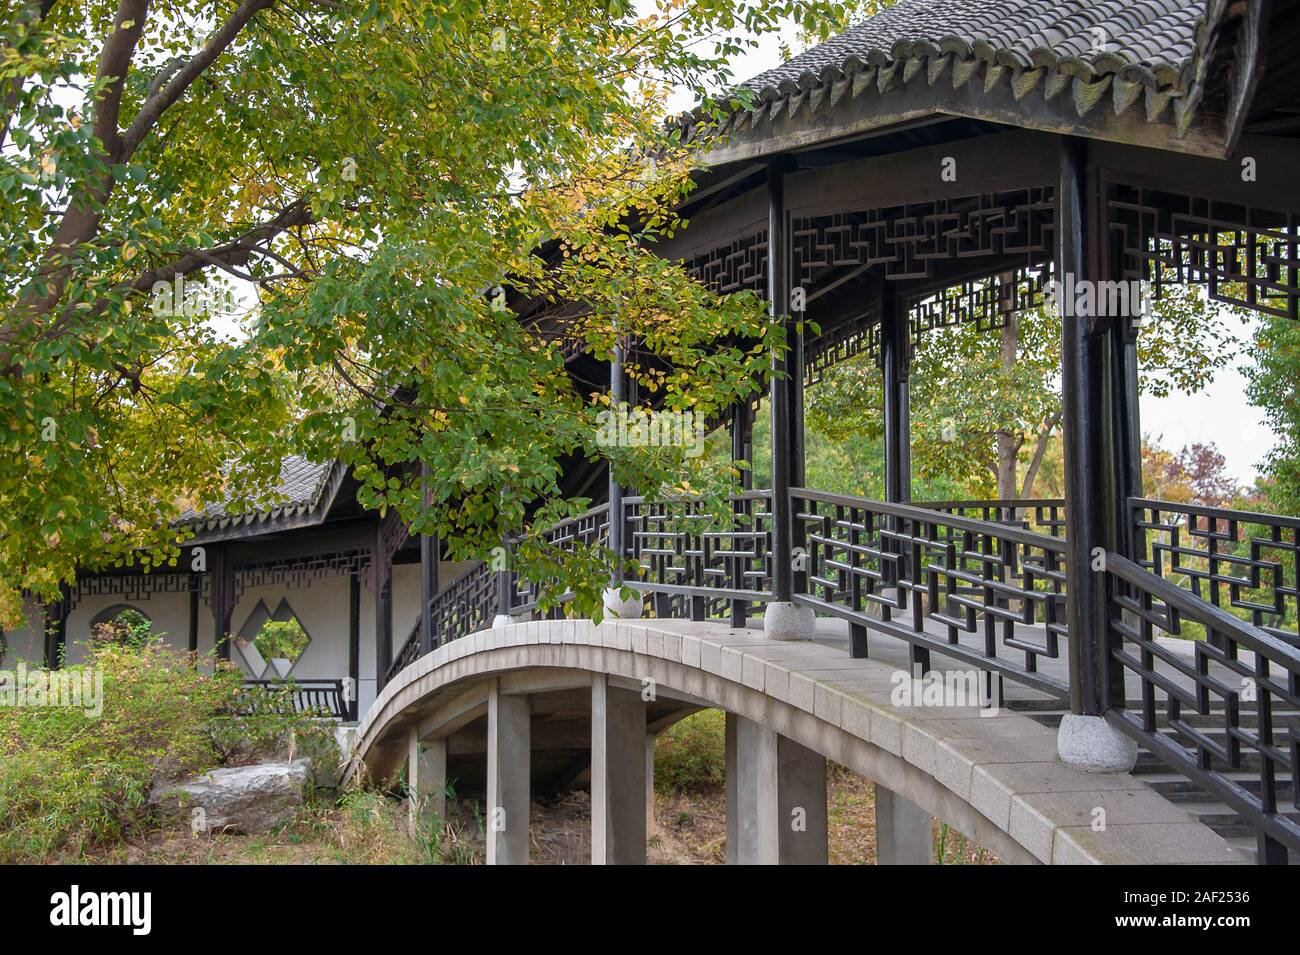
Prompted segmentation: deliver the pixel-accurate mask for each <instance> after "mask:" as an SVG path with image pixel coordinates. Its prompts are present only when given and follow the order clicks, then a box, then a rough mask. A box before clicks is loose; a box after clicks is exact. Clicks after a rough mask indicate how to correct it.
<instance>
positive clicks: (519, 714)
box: [487, 681, 532, 865]
mask: <svg viewBox="0 0 1300 955" xmlns="http://www.w3.org/2000/svg"><path fill="white" fill-rule="evenodd" d="M529 709H530V708H529V701H528V697H526V696H507V695H505V694H503V693H502V692H501V688H500V685H499V684H498V683H497V682H495V681H493V683H492V688H491V690H490V691H489V693H488V731H487V732H488V739H487V751H488V759H487V762H488V792H487V800H488V804H487V861H488V865H527V864H528V806H529V801H530V798H531V794H530V792H529V749H530V731H531V728H532V727H531V714H530V712H529Z"/></svg>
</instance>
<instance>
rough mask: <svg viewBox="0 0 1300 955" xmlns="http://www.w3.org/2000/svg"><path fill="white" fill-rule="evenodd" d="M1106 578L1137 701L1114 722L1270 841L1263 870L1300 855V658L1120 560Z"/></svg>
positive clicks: (1119, 650) (1114, 714)
mask: <svg viewBox="0 0 1300 955" xmlns="http://www.w3.org/2000/svg"><path fill="white" fill-rule="evenodd" d="M1106 571H1107V573H1106V577H1107V589H1108V591H1109V594H1108V595H1109V597H1110V602H1109V606H1110V608H1111V609H1110V614H1109V618H1108V624H1109V632H1110V652H1111V658H1112V659H1113V660H1114V661H1115V662H1116V663H1117V664H1118V665H1119V666H1120V667H1121V668H1122V671H1123V674H1124V676H1125V684H1126V686H1127V688H1128V690H1127V694H1126V695H1127V696H1128V699H1129V702H1130V705H1129V706H1128V707H1127V708H1125V709H1112V710H1111V711H1110V713H1109V716H1110V718H1111V719H1114V720H1117V721H1119V722H1120V725H1121V726H1123V727H1124V728H1125V729H1126V731H1127V732H1128V733H1129V735H1131V736H1134V737H1136V738H1137V739H1138V741H1139V742H1140V743H1141V744H1142V745H1143V746H1144V747H1146V748H1147V749H1148V750H1150V751H1151V752H1153V753H1154V754H1155V755H1156V756H1157V757H1159V758H1160V759H1161V760H1162V761H1163V762H1165V763H1166V764H1168V765H1171V766H1173V767H1175V768H1176V769H1177V770H1178V771H1179V772H1181V773H1182V774H1184V775H1185V776H1188V777H1189V778H1191V779H1192V780H1194V781H1195V782H1196V783H1197V784H1198V785H1200V786H1201V787H1202V788H1204V789H1206V790H1208V791H1209V792H1210V793H1211V794H1213V795H1214V796H1217V797H1218V798H1219V799H1220V800H1222V801H1223V802H1224V803H1226V804H1228V805H1229V806H1230V807H1231V808H1232V809H1233V810H1235V811H1236V812H1238V813H1240V814H1241V815H1242V816H1243V817H1244V818H1245V819H1246V821H1247V822H1248V823H1249V824H1250V825H1251V826H1252V828H1254V829H1255V831H1256V834H1257V836H1263V837H1265V838H1263V839H1259V843H1258V844H1259V846H1260V850H1261V851H1262V852H1264V853H1265V855H1266V857H1265V858H1261V859H1260V861H1270V862H1275V861H1279V859H1278V858H1277V856H1278V855H1279V854H1280V855H1282V856H1283V857H1284V856H1285V849H1286V848H1289V849H1290V850H1291V851H1292V852H1296V851H1300V824H1297V822H1296V821H1295V820H1296V818H1297V817H1296V815H1295V814H1296V812H1297V810H1300V796H1298V795H1297V790H1296V787H1295V782H1294V779H1295V771H1296V769H1297V768H1298V767H1300V729H1298V728H1297V713H1298V711H1300V651H1297V649H1296V648H1295V647H1294V646H1289V645H1287V644H1285V643H1281V642H1280V641H1277V640H1274V639H1272V637H1270V636H1269V635H1267V634H1265V632H1264V631H1263V630H1262V629H1261V628H1259V627H1254V626H1251V625H1250V624H1249V623H1247V622H1246V621H1244V620H1240V619H1239V618H1237V617H1236V616H1233V615H1230V614H1224V613H1221V612H1220V611H1218V610H1215V609H1214V608H1212V607H1207V606H1206V605H1205V604H1204V603H1203V602H1201V601H1199V600H1196V599H1195V598H1194V597H1192V596H1191V594H1189V593H1188V592H1187V590H1186V589H1184V588H1181V587H1176V586H1173V581H1172V579H1171V578H1166V579H1163V580H1162V579H1161V578H1159V577H1157V576H1155V575H1154V574H1151V573H1149V572H1147V571H1146V570H1144V569H1143V568H1141V567H1140V566H1138V565H1137V564H1134V563H1132V562H1131V561H1127V560H1125V559H1124V558H1122V557H1119V556H1116V555H1113V554H1108V555H1107V562H1106ZM1189 625H1191V626H1189ZM1135 683H1136V686H1135V685H1134V684H1135ZM1135 698H1136V705H1133V703H1134V701H1135ZM1279 850H1281V851H1280V853H1279Z"/></svg>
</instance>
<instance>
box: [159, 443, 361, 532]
mask: <svg viewBox="0 0 1300 955" xmlns="http://www.w3.org/2000/svg"><path fill="white" fill-rule="evenodd" d="M338 472H339V467H338V466H337V465H336V463H335V462H327V463H325V464H316V463H314V462H312V461H308V460H307V459H306V458H304V457H301V456H299V455H296V454H293V455H290V456H289V457H287V458H285V459H284V460H283V461H282V462H281V463H280V480H279V482H278V483H277V484H276V486H275V489H274V492H273V500H274V501H275V503H273V504H271V505H268V506H267V507H264V508H256V509H252V510H248V511H235V510H231V509H229V508H228V507H227V505H226V504H213V505H211V506H209V507H207V508H205V509H204V510H203V512H202V513H198V512H196V511H192V510H190V511H186V512H185V513H184V514H182V515H181V517H180V519H179V523H180V524H181V525H183V526H185V527H189V528H192V529H195V530H199V531H204V530H206V531H215V530H221V529H226V528H230V527H235V526H239V525H246V524H254V523H257V522H265V521H272V520H276V519H279V518H285V517H295V516H299V515H304V514H309V513H311V512H312V511H313V510H315V509H316V507H317V506H318V505H319V504H321V502H322V499H323V498H324V497H325V496H326V494H327V492H328V491H329V490H330V488H331V486H332V485H333V484H335V483H336V480H335V479H336V478H337V476H338Z"/></svg>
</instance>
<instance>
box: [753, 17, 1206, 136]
mask: <svg viewBox="0 0 1300 955" xmlns="http://www.w3.org/2000/svg"><path fill="white" fill-rule="evenodd" d="M1226 7H1227V3H1226V0H901V2H899V3H898V4H896V5H895V6H892V7H889V8H887V9H885V10H884V11H882V12H880V13H878V14H876V15H875V16H872V17H870V18H868V19H866V20H864V21H862V22H860V23H858V24H857V25H855V26H853V27H851V28H850V29H848V30H846V31H845V32H844V33H842V34H840V35H839V36H836V37H833V38H832V39H830V40H828V41H826V42H825V43H822V44H819V45H818V46H815V47H813V48H812V49H810V50H808V51H806V52H804V53H802V54H800V55H799V56H796V57H794V58H793V59H791V60H789V61H788V62H786V63H783V64H782V65H780V66H778V67H776V68H775V69H772V70H769V71H767V72H766V73H763V74H761V75H759V76H757V77H755V78H753V79H752V80H750V81H748V82H747V83H744V84H742V86H743V88H745V89H749V90H752V91H753V93H754V94H755V101H754V104H753V106H754V109H753V110H752V111H750V120H751V122H752V123H753V124H754V126H755V127H757V126H758V125H759V124H760V123H761V122H762V121H763V120H764V119H770V118H772V117H773V116H779V115H781V114H782V111H788V112H789V114H790V115H794V114H795V113H796V112H797V111H798V110H799V109H801V108H804V107H805V106H807V107H808V108H810V109H811V110H812V111H813V112H816V111H817V110H818V109H819V108H821V107H822V106H826V107H827V108H829V106H833V105H834V104H835V103H836V102H837V101H839V100H840V99H841V98H843V97H844V96H845V95H846V94H849V95H851V96H853V97H857V96H859V95H860V94H862V93H863V92H865V91H868V90H871V91H877V92H880V93H884V92H887V91H889V90H891V89H896V88H898V87H900V86H902V85H905V84H907V83H908V82H910V81H911V80H912V78H913V77H914V76H916V75H917V74H920V73H923V74H924V76H925V79H926V80H927V81H928V83H929V84H930V85H931V86H934V85H935V84H936V83H937V82H940V80H941V78H944V81H945V82H948V81H949V79H948V75H949V74H950V81H951V83H952V85H953V87H954V88H960V87H961V86H963V85H965V84H966V83H967V82H969V81H971V80H972V79H973V78H975V77H977V76H979V75H981V73H982V81H983V85H984V88H985V91H986V92H987V91H989V90H992V89H993V88H994V87H995V86H996V85H997V84H998V83H1000V82H1008V83H1009V84H1010V86H1011V89H1012V91H1013V92H1014V94H1015V97H1016V100H1018V101H1019V100H1022V99H1023V98H1024V97H1026V96H1028V95H1029V94H1031V93H1033V92H1035V91H1037V90H1041V92H1040V93H1039V94H1038V95H1045V96H1046V97H1047V98H1048V99H1051V98H1052V97H1054V96H1056V95H1058V94H1060V93H1061V92H1063V91H1066V90H1069V93H1070V95H1071V96H1072V98H1073V100H1074V105H1075V107H1076V109H1077V110H1078V112H1079V115H1080V116H1083V115H1084V114H1085V113H1086V112H1088V111H1089V110H1091V109H1092V108H1093V107H1094V106H1095V105H1097V103H1098V102H1100V101H1101V100H1102V99H1103V97H1107V98H1109V99H1110V100H1111V104H1112V108H1113V109H1114V112H1115V114H1116V115H1119V114H1120V113H1122V112H1124V111H1125V110H1126V109H1128V108H1129V107H1130V106H1131V105H1133V103H1134V102H1136V101H1137V100H1138V99H1139V98H1141V97H1145V106H1146V113H1147V118H1148V120H1155V119H1157V118H1159V117H1160V116H1161V115H1162V114H1163V113H1164V112H1165V110H1167V109H1169V108H1170V107H1171V106H1172V108H1173V109H1174V116H1175V119H1176V121H1177V122H1178V125H1179V127H1180V128H1181V129H1185V128H1186V126H1187V124H1188V123H1190V120H1191V115H1192V112H1193V111H1194V109H1195V107H1196V105H1197V104H1198V103H1199V101H1200V98H1201V95H1202V90H1201V86H1202V84H1203V80H1204V74H1205V59H1206V56H1207V51H1208V50H1209V49H1210V44H1211V40H1212V38H1213V35H1214V32H1215V30H1216V29H1217V26H1218V24H1219V21H1220V20H1221V19H1222V18H1223V15H1224V12H1225V9H1226Z"/></svg>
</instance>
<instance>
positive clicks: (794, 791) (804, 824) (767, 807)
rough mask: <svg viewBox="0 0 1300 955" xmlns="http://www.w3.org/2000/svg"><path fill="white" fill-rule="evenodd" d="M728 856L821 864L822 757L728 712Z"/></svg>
mask: <svg viewBox="0 0 1300 955" xmlns="http://www.w3.org/2000/svg"><path fill="white" fill-rule="evenodd" d="M726 799H727V862H728V863H729V864H732V865H776V864H778V863H779V864H782V865H815V864H825V862H826V858H827V854H826V836H827V821H826V760H825V758H824V757H822V756H821V755H819V754H817V753H814V752H813V751H812V750H810V749H808V748H806V747H804V746H801V745H800V744H799V743H796V742H795V741H794V740H791V739H786V738H785V737H784V736H781V735H780V734H779V733H777V732H776V731H775V730H772V729H769V728H768V727H766V726H763V725H762V724H760V723H755V722H754V721H753V720H749V719H746V718H745V717H743V716H737V715H735V714H733V713H728V714H727V792H726Z"/></svg>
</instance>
